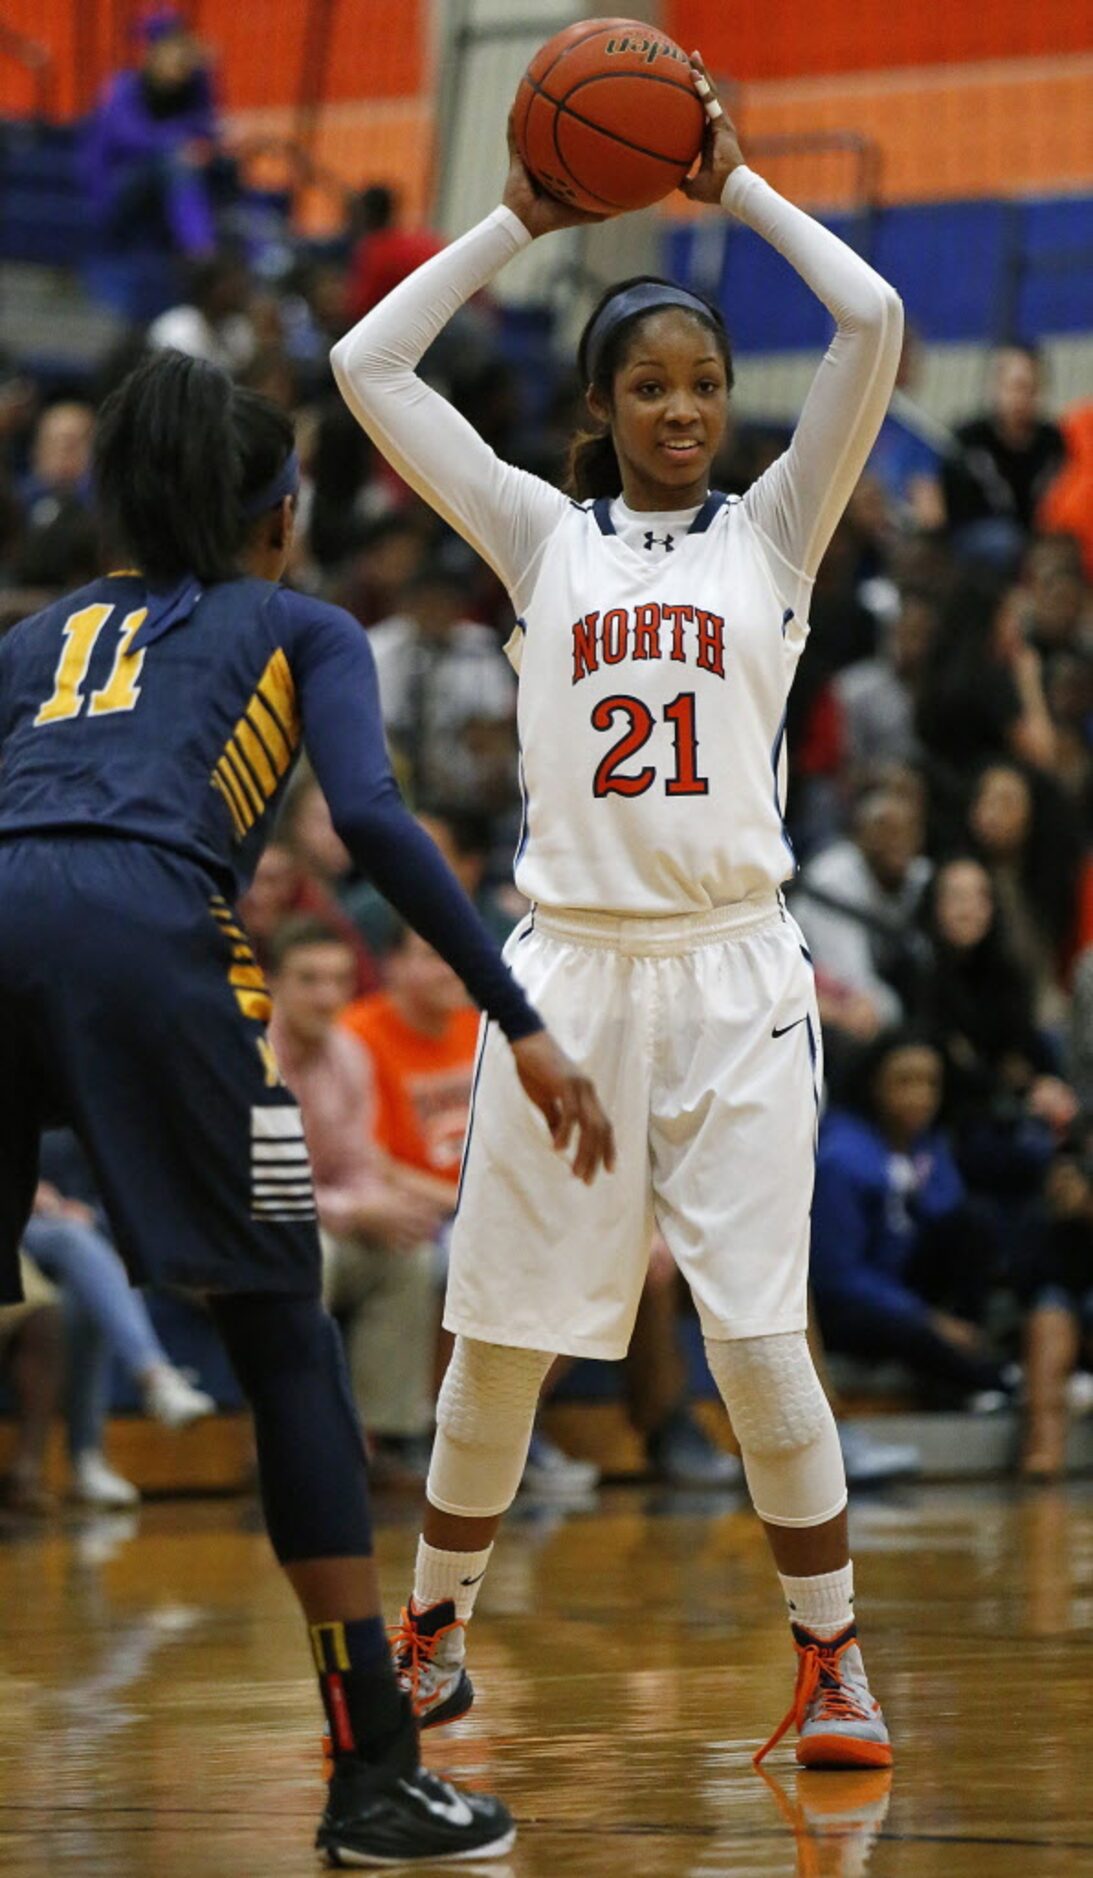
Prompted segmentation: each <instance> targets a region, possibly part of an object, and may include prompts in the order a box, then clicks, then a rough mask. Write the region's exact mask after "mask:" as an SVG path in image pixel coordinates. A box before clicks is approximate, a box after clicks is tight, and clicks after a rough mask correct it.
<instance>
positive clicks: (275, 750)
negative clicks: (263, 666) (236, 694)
mask: <svg viewBox="0 0 1093 1878" xmlns="http://www.w3.org/2000/svg"><path fill="white" fill-rule="evenodd" d="M247 717H248V718H249V720H250V722H251V723H252V724H253V726H254V728H255V730H256V731H257V732H258V735H259V736H260V737H261V739H262V742H263V743H264V744H265V746H266V749H267V750H268V751H269V753H270V756H271V757H272V758H273V761H274V764H275V765H276V769H277V774H278V775H279V776H283V775H284V773H285V771H286V769H287V768H288V766H289V764H290V763H291V761H292V757H293V749H292V745H291V744H290V743H289V741H288V738H287V736H286V735H285V733H284V731H283V730H282V729H281V725H280V721H279V719H277V718H276V717H274V715H273V712H272V711H271V710H270V708H269V705H268V704H267V703H266V702H265V700H264V698H263V697H262V694H261V692H259V691H256V692H255V694H254V696H253V698H252V699H251V701H250V703H249V704H248V706H247Z"/></svg>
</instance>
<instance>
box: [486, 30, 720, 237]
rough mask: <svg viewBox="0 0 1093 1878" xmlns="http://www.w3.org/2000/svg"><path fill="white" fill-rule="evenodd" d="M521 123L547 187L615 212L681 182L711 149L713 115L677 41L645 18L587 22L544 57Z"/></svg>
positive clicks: (521, 146)
mask: <svg viewBox="0 0 1093 1878" xmlns="http://www.w3.org/2000/svg"><path fill="white" fill-rule="evenodd" d="M512 124H513V131H514V134H515V137H516V146H517V149H518V151H519V153H520V156H521V157H522V158H523V161H524V163H525V164H526V166H527V168H528V169H529V170H530V172H531V174H532V176H533V177H534V178H535V181H536V182H537V183H538V184H539V185H540V186H541V187H542V188H543V189H545V190H547V191H548V192H549V194H550V195H552V196H556V197H557V198H558V200H559V201H561V202H567V203H570V204H571V205H572V206H573V207H574V208H578V209H584V210H585V211H586V212H589V213H591V214H599V215H611V214H617V213H618V212H619V211H620V210H623V209H643V208H646V207H647V206H648V204H649V203H650V202H658V201H659V200H660V198H661V197H662V196H666V195H669V194H670V192H671V191H672V190H673V189H677V188H678V187H679V185H680V183H681V182H682V181H683V179H684V177H685V176H686V175H687V172H688V170H690V168H691V167H692V165H693V164H694V162H695V160H696V158H697V157H698V154H699V151H700V150H701V148H702V140H703V131H704V129H705V125H706V116H705V113H704V111H703V107H702V101H701V99H700V98H699V96H698V93H697V91H696V89H695V80H694V74H693V72H692V70H691V64H690V60H689V59H688V57H687V54H686V53H685V52H683V51H682V50H681V49H680V47H679V46H677V45H676V44H675V41H674V40H672V39H669V38H668V37H667V36H666V34H664V33H658V32H656V31H655V30H654V28H653V27H651V26H643V25H642V24H641V22H640V21H639V20H616V19H609V20H580V21H578V23H577V24H576V25H575V26H567V27H566V29H565V31H564V32H560V33H556V34H555V36H554V38H553V39H550V40H548V41H547V43H546V45H545V46H541V47H540V49H539V51H538V52H537V53H536V54H535V57H534V58H533V59H532V61H531V64H530V65H529V66H528V69H527V71H526V72H525V74H524V76H523V78H522V79H521V81H520V89H519V91H518V92H517V94H516V104H515V107H514V110H513V119H512Z"/></svg>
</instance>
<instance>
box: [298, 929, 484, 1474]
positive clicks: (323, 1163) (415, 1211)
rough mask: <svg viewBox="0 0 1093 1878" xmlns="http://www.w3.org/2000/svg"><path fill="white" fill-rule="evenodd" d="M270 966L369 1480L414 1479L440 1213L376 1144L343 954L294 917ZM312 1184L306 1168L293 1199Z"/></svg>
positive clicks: (421, 1456)
mask: <svg viewBox="0 0 1093 1878" xmlns="http://www.w3.org/2000/svg"><path fill="white" fill-rule="evenodd" d="M271 963H272V976H271V983H272V988H273V994H274V1005H273V1018H272V1021H271V1024H270V1039H271V1041H272V1043H273V1047H274V1050H275V1051H276V1054H277V1061H278V1064H279V1066H280V1069H281V1072H282V1074H283V1075H284V1077H285V1079H286V1081H287V1082H288V1083H289V1085H290V1086H291V1088H292V1089H293V1090H294V1092H295V1094H296V1096H297V1098H298V1100H299V1103H300V1109H301V1112H302V1114H303V1118H304V1132H305V1134H306V1136H307V1145H308V1149H309V1151H310V1155H311V1166H312V1173H313V1177H314V1193H315V1205H316V1209H317V1211H318V1215H319V1228H320V1232H321V1235H322V1241H323V1269H324V1292H325V1296H326V1301H327V1303H328V1305H329V1306H330V1308H331V1310H332V1311H334V1312H335V1314H336V1315H337V1316H338V1317H339V1318H340V1319H341V1320H342V1323H343V1325H344V1329H345V1336H346V1346H347V1351H348V1356H349V1367H350V1375H351V1378H352V1382H353V1392H354V1394H355V1396H356V1399H357V1404H358V1406H359V1408H360V1411H361V1419H362V1421H363V1423H364V1426H365V1430H366V1433H367V1435H368V1438H369V1444H370V1448H371V1453H372V1460H373V1466H374V1468H375V1472H376V1477H377V1479H379V1480H388V1481H391V1480H400V1481H401V1480H407V1481H420V1480H423V1479H424V1477H425V1473H426V1470H427V1468H428V1459H429V1450H430V1447H431V1434H432V1426H433V1372H434V1350H435V1345H436V1330H437V1322H438V1309H437V1296H436V1286H435V1283H434V1272H433V1240H434V1238H435V1236H436V1232H437V1229H438V1227H439V1224H440V1220H441V1216H442V1208H441V1206H440V1205H438V1203H437V1202H436V1200H435V1199H430V1198H429V1197H427V1195H426V1194H425V1193H424V1192H422V1191H421V1190H420V1184H417V1185H412V1184H411V1183H410V1182H409V1181H407V1180H404V1179H402V1178H400V1175H399V1170H398V1169H397V1168H396V1167H395V1166H393V1165H392V1164H391V1161H390V1159H389V1157H388V1156H387V1155H386V1154H385V1153H384V1152H383V1151H382V1150H381V1148H380V1145H379V1141H378V1138H377V1104H376V1092H375V1076H374V1074H373V1069H372V1065H371V1062H370V1059H369V1058H368V1056H367V1054H366V1052H365V1051H364V1050H362V1049H361V1047H360V1044H359V1043H357V1042H356V1041H355V1039H354V1038H353V1037H352V1036H351V1035H350V1034H349V1033H348V1032H347V1031H346V1030H345V1029H344V1028H342V1027H341V1026H340V1025H339V1023H338V1018H339V1016H340V1015H341V1012H342V1010H343V1009H344V1007H345V1004H346V1002H347V1000H348V997H349V994H350V991H351V989H352V985H353V971H354V961H353V953H352V950H351V948H350V947H349V946H347V945H346V943H345V941H344V940H343V939H342V937H341V936H340V934H339V933H338V932H336V931H335V930H334V929H333V928H332V927H329V926H324V925H323V924H322V922H321V921H319V920H316V919H311V918H307V917H306V916H305V917H297V918H296V919H294V920H290V921H288V922H287V923H286V924H285V925H284V927H283V928H282V929H281V931H280V933H279V934H278V936H277V938H276V940H275V941H274V944H273V949H272V961H271ZM460 989H461V990H462V987H460ZM310 1190H311V1182H310V1180H309V1178H308V1174H307V1169H306V1167H304V1168H302V1169H301V1180H300V1184H299V1186H298V1188H297V1189H296V1191H297V1192H299V1193H307V1192H309V1191H310ZM443 1210H445V1211H446V1210H447V1200H445V1203H444V1209H443Z"/></svg>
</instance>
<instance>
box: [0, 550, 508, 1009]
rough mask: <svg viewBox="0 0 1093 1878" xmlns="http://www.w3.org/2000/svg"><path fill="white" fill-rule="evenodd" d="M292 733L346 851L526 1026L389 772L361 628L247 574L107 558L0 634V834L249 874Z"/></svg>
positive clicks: (491, 1005) (480, 989)
mask: <svg viewBox="0 0 1093 1878" xmlns="http://www.w3.org/2000/svg"><path fill="white" fill-rule="evenodd" d="M302 747H306V749H307V753H308V756H309V757H310V759H311V763H312V766H313V768H314V770H315V774H316V776H317V778H318V780H319V783H320V785H321V787H322V789H323V792H324V794H325V796H326V798H327V801H328V803H329V805H330V811H331V814H332V816H333V819H334V825H335V827H336V828H337V830H338V832H339V834H340V835H341V837H342V839H343V841H344V842H345V843H346V845H347V847H348V848H349V850H350V852H351V853H352V855H353V857H354V859H355V860H356V862H357V863H358V865H359V866H360V867H361V868H362V869H363V870H364V872H365V873H367V874H368V875H369V876H370V877H371V878H372V879H373V880H374V881H375V883H376V885H377V886H378V887H379V889H380V891H381V892H382V893H384V894H385V895H386V897H387V898H388V899H389V900H391V901H392V903H393V904H394V905H395V906H396V907H397V909H398V910H399V912H400V913H402V914H403V916H404V917H405V918H406V919H407V920H408V921H409V922H410V924H412V925H413V926H415V927H416V928H417V930H418V931H419V932H420V933H422V935H423V937H425V938H426V939H427V940H428V941H429V942H430V943H431V944H432V945H434V946H436V948H437V950H438V951H440V952H441V953H442V954H443V956H444V957H445V958H447V959H448V961H449V963H451V964H452V965H453V966H454V967H455V969H456V970H457V971H458V972H459V974H460V976H461V977H462V979H463V981H464V983H465V984H466V985H467V986H468V988H469V990H470V991H471V993H472V996H474V997H475V999H476V1000H477V1002H478V1003H479V1004H481V1005H482V1006H483V1007H484V1008H485V1009H487V1010H488V1011H489V1012H490V1014H491V1015H492V1016H495V1017H496V1018H497V1019H498V1021H499V1022H500V1023H501V1025H502V1027H503V1028H504V1030H505V1031H506V1034H507V1035H508V1036H510V1037H513V1038H515V1037H516V1036H520V1035H524V1034H526V1033H527V1032H529V1031H530V1030H533V1029H535V1028H536V1027H537V1023H538V1020H537V1019H536V1018H535V1016H534V1013H533V1012H532V1011H531V1009H530V1007H529V1006H528V1005H527V1004H526V1002H525V1000H524V998H523V994H522V993H521V992H520V991H519V989H518V987H517V986H516V984H515V981H514V980H512V979H511V977H510V976H509V974H508V972H507V970H506V969H505V967H504V966H503V965H502V964H501V962H500V956H499V954H498V952H497V949H496V947H495V946H494V944H493V941H492V940H491V939H490V938H489V937H488V935H487V934H486V932H485V930H484V928H483V927H482V926H481V924H480V923H479V922H478V920H477V918H476V916H475V915H474V913H473V911H472V909H471V907H470V905H469V903H468V902H467V900H466V899H465V897H464V895H463V894H462V892H461V891H460V889H459V888H458V886H457V885H456V882H455V881H454V879H453V878H452V876H451V875H450V874H449V873H448V871H447V869H446V868H445V867H444V865H443V863H442V862H441V861H440V857H439V855H438V854H437V851H436V849H435V847H434V846H433V844H432V842H431V841H429V840H428V838H427V836H425V835H424V833H423V832H422V830H421V829H420V828H419V827H418V826H417V823H416V822H415V821H414V819H413V817H412V816H411V815H410V814H409V813H408V811H407V810H406V808H405V806H404V804H403V803H402V800H401V797H400V796H399V793H398V788H397V786H396V783H395V781H394V778H393V776H392V774H391V769H390V764H389V762H388V758H387V751H386V745H385V742H384V734H383V723H382V718H381V715H380V708H379V695H378V689H377V685H376V676H375V666H374V663H373V659H372V653H371V649H370V647H369V645H368V641H367V638H366V636H365V634H364V632H363V631H362V629H361V627H360V626H359V624H358V623H357V621H356V620H355V619H353V618H352V616H351V615H350V614H348V613H345V612H343V611H342V610H341V609H340V608H338V607H333V606H328V605H327V604H325V603H324V602H322V601H319V600H313V599H310V598H308V597H306V596H304V595H301V594H297V593H292V592H290V591H288V590H287V589H285V588H283V587H280V586H277V585H275V584H274V583H272V582H270V581H264V580H257V579H252V578H240V579H238V580H230V581H222V582H218V583H216V584H214V585H212V586H210V587H208V588H207V589H204V590H203V589H202V588H201V586H200V585H199V584H198V583H197V582H196V581H194V580H189V581H182V582H180V583H179V585H178V586H177V587H176V588H174V589H173V590H172V591H171V592H170V593H167V594H163V593H157V592H153V591H151V590H150V589H149V588H148V587H147V585H146V583H145V582H144V580H143V578H142V577H141V576H140V575H139V574H136V573H130V572H126V573H121V574H111V575H108V576H106V577H105V578H104V579H102V580H97V581H94V582H93V583H92V584H91V585H90V586H88V587H83V588H81V589H80V590H79V591H78V592H76V593H74V594H70V595H69V596H68V597H67V598H66V599H64V600H58V601H57V602H56V603H55V604H54V605H53V606H50V607H47V608H46V610H45V611H44V612H42V613H38V614H35V615H34V616H33V617H32V618H30V619H26V620H23V621H22V622H21V623H20V624H19V625H18V626H16V627H14V628H13V629H12V631H11V632H9V633H8V634H7V635H6V636H5V637H4V638H3V639H0V840H3V839H5V838H11V837H13V836H26V835H66V834H72V833H74V832H80V831H86V832H96V831H97V832H99V833H101V834H107V835H111V836H127V837H130V838H133V839H136V840H140V841H146V842H150V843H153V844H155V845H156V846H159V847H163V848H169V849H173V850H174V851H176V852H177V853H179V854H182V855H185V856H187V857H188V858H189V859H191V860H193V861H194V862H196V863H198V864H199V865H200V866H202V867H203V868H205V869H206V870H207V871H208V872H210V873H211V874H213V875H214V876H215V878H216V880H217V882H218V883H219V884H220V885H221V886H222V888H223V890H224V891H226V892H227V894H228V896H229V897H234V895H235V894H236V893H237V892H238V891H239V890H240V889H241V888H242V887H244V886H245V885H246V883H247V882H248V880H249V879H250V877H251V875H252V874H253V872H254V868H255V865H256V863H257V860H258V856H259V854H260V853H261V851H262V847H263V845H264V843H265V841H266V839H267V838H268V835H269V832H270V828H271V826H272V823H273V819H274V817H275V815H276V811H277V807H278V804H279V803H280V800H281V797H282V795H283V792H284V789H285V786H286V784H287V782H288V779H289V776H290V774H291V771H292V767H293V764H294V762H295V759H296V757H297V755H298V754H299V752H300V750H301V748H302Z"/></svg>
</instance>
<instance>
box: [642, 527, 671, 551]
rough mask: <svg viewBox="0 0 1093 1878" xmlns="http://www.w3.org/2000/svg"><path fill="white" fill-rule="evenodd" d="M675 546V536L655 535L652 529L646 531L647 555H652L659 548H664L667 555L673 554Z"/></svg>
mask: <svg viewBox="0 0 1093 1878" xmlns="http://www.w3.org/2000/svg"><path fill="white" fill-rule="evenodd" d="M674 545H675V536H674V535H654V533H653V531H652V529H651V528H647V529H646V531H645V551H646V553H647V554H652V552H653V549H654V548H657V547H659V548H663V549H664V552H665V554H671V552H672V549H673V546H674Z"/></svg>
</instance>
